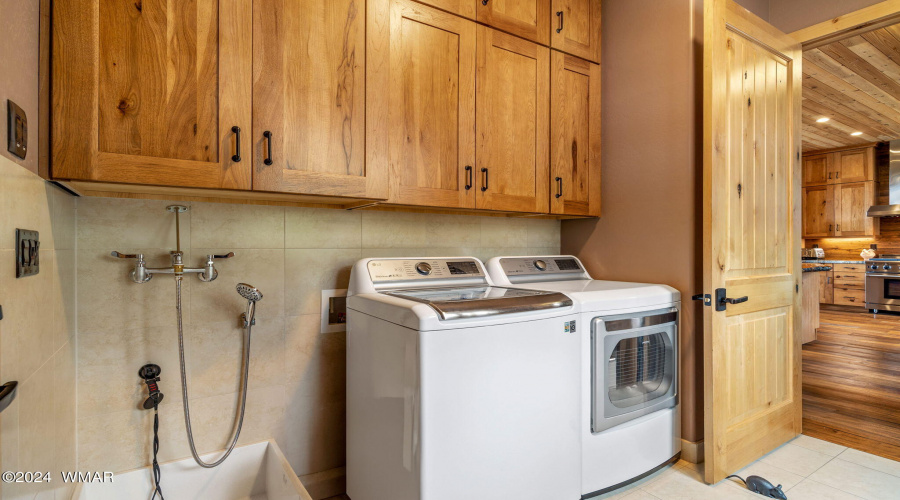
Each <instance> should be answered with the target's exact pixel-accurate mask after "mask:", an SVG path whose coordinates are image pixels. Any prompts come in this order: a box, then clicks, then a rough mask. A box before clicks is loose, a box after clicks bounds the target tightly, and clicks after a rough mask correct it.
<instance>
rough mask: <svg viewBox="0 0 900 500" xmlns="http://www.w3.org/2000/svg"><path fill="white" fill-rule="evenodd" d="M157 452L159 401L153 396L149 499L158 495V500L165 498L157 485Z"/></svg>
mask: <svg viewBox="0 0 900 500" xmlns="http://www.w3.org/2000/svg"><path fill="white" fill-rule="evenodd" d="M158 453H159V402H158V401H156V399H155V398H154V400H153V484H154V488H153V496H152V497H150V500H156V497H157V496H159V500H165V497H163V492H162V488H160V486H159V481H160V479H162V471H160V469H159V461H157V459H156V455H157V454H158Z"/></svg>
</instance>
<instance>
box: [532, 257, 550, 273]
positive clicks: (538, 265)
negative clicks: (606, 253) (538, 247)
mask: <svg viewBox="0 0 900 500" xmlns="http://www.w3.org/2000/svg"><path fill="white" fill-rule="evenodd" d="M534 268H535V269H537V270H538V271H546V270H547V263H546V262H544V261H542V260H540V259H538V260H536V261H534Z"/></svg>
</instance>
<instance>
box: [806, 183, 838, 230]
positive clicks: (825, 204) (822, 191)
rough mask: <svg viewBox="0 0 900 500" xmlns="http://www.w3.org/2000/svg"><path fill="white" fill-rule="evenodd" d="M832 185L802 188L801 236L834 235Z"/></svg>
mask: <svg viewBox="0 0 900 500" xmlns="http://www.w3.org/2000/svg"><path fill="white" fill-rule="evenodd" d="M833 198H834V186H813V187H806V188H803V237H804V238H823V237H828V236H834V206H833Z"/></svg>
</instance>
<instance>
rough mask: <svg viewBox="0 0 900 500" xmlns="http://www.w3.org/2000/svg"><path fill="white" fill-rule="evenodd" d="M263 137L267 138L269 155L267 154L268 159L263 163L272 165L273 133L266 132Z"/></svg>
mask: <svg viewBox="0 0 900 500" xmlns="http://www.w3.org/2000/svg"><path fill="white" fill-rule="evenodd" d="M263 137H265V138H266V150H267V151H268V153H267V154H266V159H265V160H263V163H265V164H266V165H271V164H272V132H270V131H268V130H266V131H265V132H263Z"/></svg>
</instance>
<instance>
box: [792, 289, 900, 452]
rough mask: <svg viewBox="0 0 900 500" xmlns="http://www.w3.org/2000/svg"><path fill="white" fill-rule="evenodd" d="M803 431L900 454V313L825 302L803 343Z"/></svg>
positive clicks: (863, 448) (852, 446) (864, 447)
mask: <svg viewBox="0 0 900 500" xmlns="http://www.w3.org/2000/svg"><path fill="white" fill-rule="evenodd" d="M803 433H804V434H807V435H809V436H812V437H816V438H819V439H824V440H826V441H831V442H833V443H838V444H841V445H844V446H848V447H851V448H856V449H858V450H862V451H865V452H868V453H872V454H875V455H880V456H883V457H886V458H890V459H893V460H900V315H897V314H879V315H878V316H877V317H873V315H872V314H870V313H868V312H857V311H853V312H851V311H846V310H836V309H831V308H827V309H826V307H825V306H823V308H822V312H821V326H820V327H819V330H818V336H817V339H816V341H814V342H810V343H808V344H804V346H803Z"/></svg>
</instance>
